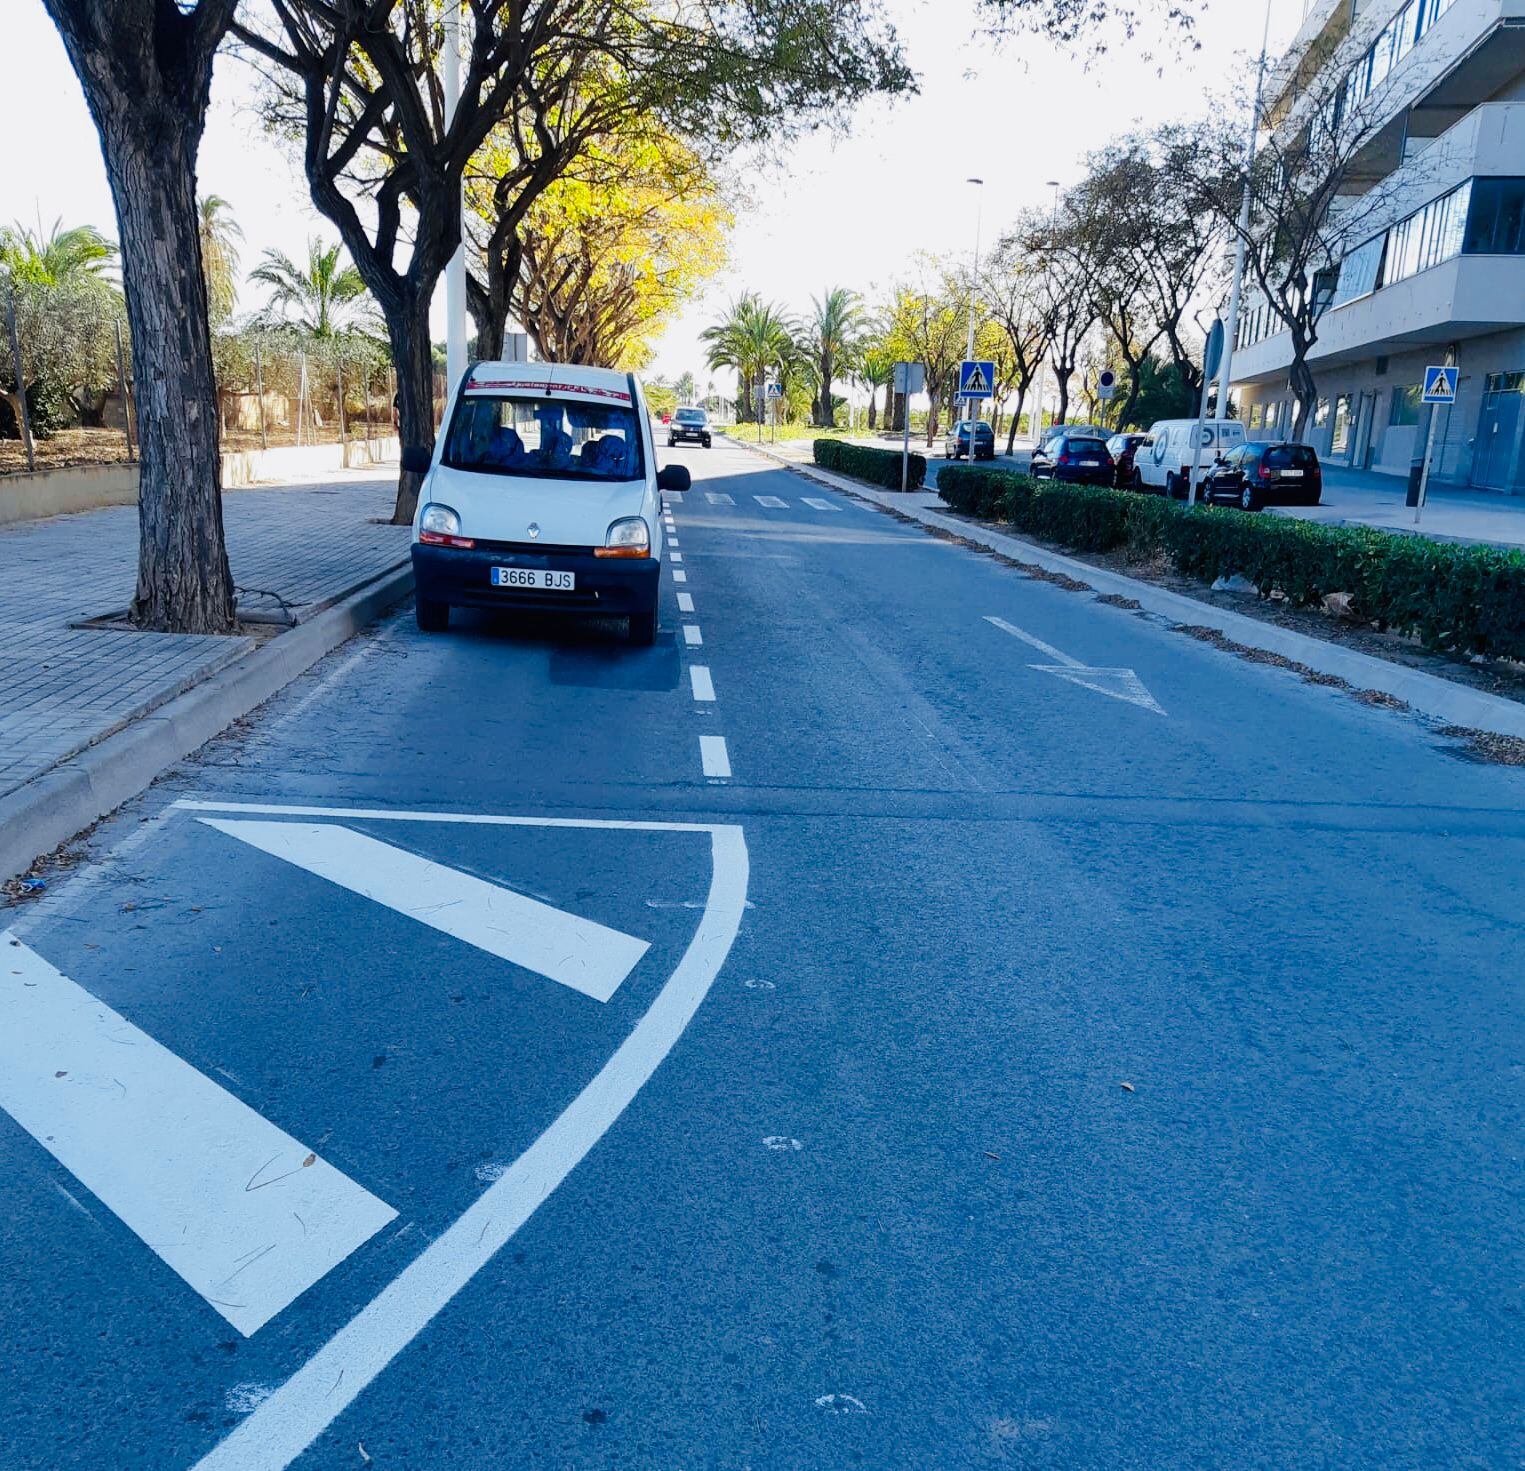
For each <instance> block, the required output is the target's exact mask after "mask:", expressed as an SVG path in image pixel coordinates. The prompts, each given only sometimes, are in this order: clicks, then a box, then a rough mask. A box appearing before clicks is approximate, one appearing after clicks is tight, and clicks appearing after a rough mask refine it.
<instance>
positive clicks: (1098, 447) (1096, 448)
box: [1065, 439, 1106, 455]
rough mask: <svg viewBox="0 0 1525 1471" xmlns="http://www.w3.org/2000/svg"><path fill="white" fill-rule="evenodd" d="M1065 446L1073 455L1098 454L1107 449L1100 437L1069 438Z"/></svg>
mask: <svg viewBox="0 0 1525 1471" xmlns="http://www.w3.org/2000/svg"><path fill="white" fill-rule="evenodd" d="M1065 447H1066V448H1067V449H1068V450H1069V452H1070V453H1071V454H1072V455H1098V454H1101V453H1102V452H1103V451H1104V450H1105V449H1106V445H1104V444H1103V443H1102V442H1101V440H1099V439H1067V440H1065Z"/></svg>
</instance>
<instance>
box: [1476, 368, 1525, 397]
mask: <svg viewBox="0 0 1525 1471" xmlns="http://www.w3.org/2000/svg"><path fill="white" fill-rule="evenodd" d="M1484 391H1485V392H1487V393H1525V373H1490V374H1489V375H1488V378H1487V381H1486V383H1485V385H1484Z"/></svg>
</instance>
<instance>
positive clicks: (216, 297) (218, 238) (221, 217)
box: [196, 194, 244, 322]
mask: <svg viewBox="0 0 1525 1471" xmlns="http://www.w3.org/2000/svg"><path fill="white" fill-rule="evenodd" d="M196 214H197V226H196V228H197V232H198V233H199V234H200V236H201V274H202V275H203V276H204V277H205V279H206V287H207V311H208V312H209V313H210V315H211V318H212V320H213V322H221V321H224V320H225V319H226V318H228V317H231V316H232V315H233V307H234V304H235V303H236V302H237V300H238V285H237V280H238V242H239V241H240V240H242V239H243V238H244V232H243V231H242V230H241V229H240V228H239V226H238V221H237V220H235V219H234V218H233V207H232V206H231V205H230V204H229V203H228V201H227V200H226V199H224V198H223V197H222V196H221V195H220V194H208V195H206V196H205V197H204V198H202V199H201V200H200V201H199V203H198V204H197V207H196Z"/></svg>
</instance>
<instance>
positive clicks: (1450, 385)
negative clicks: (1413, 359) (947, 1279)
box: [1414, 364, 1457, 526]
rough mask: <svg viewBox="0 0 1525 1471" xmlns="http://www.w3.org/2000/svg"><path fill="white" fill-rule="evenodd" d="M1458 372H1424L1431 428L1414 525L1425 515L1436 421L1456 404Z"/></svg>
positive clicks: (1441, 366) (1440, 368) (1440, 366)
mask: <svg viewBox="0 0 1525 1471" xmlns="http://www.w3.org/2000/svg"><path fill="white" fill-rule="evenodd" d="M1456 382H1457V370H1456V369H1455V368H1449V367H1446V366H1445V365H1444V364H1436V365H1434V366H1432V367H1428V368H1426V369H1425V370H1424V392H1423V393H1422V394H1421V395H1420V397H1421V398H1422V400H1423V401H1424V402H1425V403H1427V404H1429V406H1430V428H1429V432H1428V433H1427V434H1426V435H1425V437H1424V469H1422V470H1421V471H1420V472H1419V500H1418V501H1417V502H1416V503H1415V506H1414V525H1415V526H1417V525H1418V524H1419V518H1420V517H1421V516H1423V515H1424V502H1425V498H1426V496H1427V495H1428V493H1429V489H1430V461H1431V460H1432V459H1433V458H1434V455H1435V421H1436V420H1437V419H1438V418H1439V417H1440V415H1439V414H1438V413H1436V410H1437V409H1441V408H1446V409H1449V408H1453V407H1454V406H1455V404H1456Z"/></svg>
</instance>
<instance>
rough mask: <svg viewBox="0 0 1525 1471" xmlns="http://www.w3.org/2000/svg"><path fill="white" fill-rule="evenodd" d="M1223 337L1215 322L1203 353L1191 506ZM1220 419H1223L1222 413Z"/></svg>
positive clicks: (1189, 496) (1188, 498)
mask: <svg viewBox="0 0 1525 1471" xmlns="http://www.w3.org/2000/svg"><path fill="white" fill-rule="evenodd" d="M1223 337H1224V332H1223V323H1222V321H1221V320H1220V321H1216V322H1214V323H1213V330H1212V331H1211V332H1209V333H1208V334H1207V346H1206V347H1205V348H1204V349H1203V351H1202V402H1201V404H1200V405H1199V406H1198V408H1197V433H1196V443H1195V445H1194V446H1193V448H1192V452H1191V484H1190V485H1189V486H1188V487H1187V489H1186V503H1187V505H1189V506H1194V505H1196V503H1197V473H1198V472H1199V471H1200V470H1201V468H1202V430H1203V426H1204V425H1205V424H1206V423H1207V395H1208V394H1209V393H1210V392H1211V391H1212V386H1213V374H1215V373H1216V372H1217V371H1218V364H1219V363H1221V362H1222V361H1223ZM1219 417H1220V418H1221V417H1222V414H1221V411H1220V414H1219ZM1215 437H1216V436H1215Z"/></svg>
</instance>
